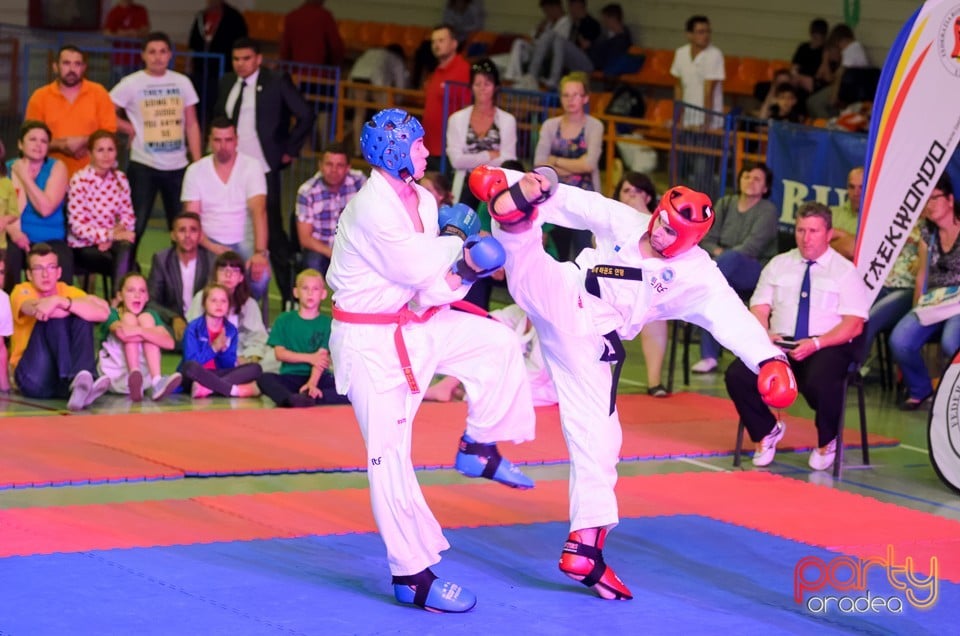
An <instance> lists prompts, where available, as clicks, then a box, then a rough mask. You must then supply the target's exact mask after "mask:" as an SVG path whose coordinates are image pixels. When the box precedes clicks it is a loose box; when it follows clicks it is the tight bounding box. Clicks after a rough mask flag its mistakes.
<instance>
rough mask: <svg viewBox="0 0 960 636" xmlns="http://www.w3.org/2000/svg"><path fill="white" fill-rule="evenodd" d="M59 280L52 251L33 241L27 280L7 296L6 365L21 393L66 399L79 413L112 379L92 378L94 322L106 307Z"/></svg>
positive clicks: (102, 317)
mask: <svg viewBox="0 0 960 636" xmlns="http://www.w3.org/2000/svg"><path fill="white" fill-rule="evenodd" d="M59 279H60V263H59V262H58V260H57V254H56V252H54V251H53V249H52V248H51V247H50V246H49V245H48V244H46V243H35V244H34V245H33V246H32V247H31V248H30V252H29V253H28V254H27V281H26V282H24V283H20V284H19V285H17V286H16V287H14V288H13V291H12V292H11V294H10V304H11V312H12V313H13V336H11V338H10V368H11V369H12V370H13V377H14V379H15V380H16V383H17V387H18V388H19V389H20V392H21V393H22V394H23V395H25V396H27V397H31V398H41V399H51V398H60V399H67V408H68V409H70V410H71V411H79V410H81V409H84V408H86V407H87V406H90V404H92V403H93V401H94V400H96V399H97V398H98V397H100V396H101V395H103V394H104V393H106V391H107V389H108V388H110V378H108V377H106V376H101V377H99V378H97V379H96V380H94V377H93V374H94V370H95V368H96V360H95V357H94V349H93V324H94V323H98V322H103V321H104V320H106V319H107V317H108V316H109V314H110V306H109V305H108V304H107V302H106V301H105V300H103V299H102V298H97V297H96V296H91V295H88V294H87V293H85V292H84V291H83V290H81V289H79V288H78V287H73V286H72V285H68V284H66V283H63V282H59Z"/></svg>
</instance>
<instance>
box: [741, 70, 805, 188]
mask: <svg viewBox="0 0 960 636" xmlns="http://www.w3.org/2000/svg"><path fill="white" fill-rule="evenodd" d="M790 88H793V87H792V86H791V87H790ZM752 170H759V171H760V172H762V173H763V183H764V185H766V186H767V191H766V192H764V193H763V198H764V199H769V198H770V191H771V190H772V189H773V170H771V169H770V167H769V166H768V165H767V164H765V163H763V162H762V161H758V162H756V163H745V164H743V167H742V168H740V174H738V175H737V186H738V187H739V185H740V179H741V178H742V177H743V175H745V174H747V173H748V172H750V171H752Z"/></svg>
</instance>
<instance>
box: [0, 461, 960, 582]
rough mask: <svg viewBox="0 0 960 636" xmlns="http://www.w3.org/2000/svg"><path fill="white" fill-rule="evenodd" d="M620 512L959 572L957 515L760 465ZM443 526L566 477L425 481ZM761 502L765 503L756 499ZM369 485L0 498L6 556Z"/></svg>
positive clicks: (297, 524)
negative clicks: (136, 496)
mask: <svg viewBox="0 0 960 636" xmlns="http://www.w3.org/2000/svg"><path fill="white" fill-rule="evenodd" d="M617 491H618V498H619V501H620V514H621V516H623V517H633V518H636V517H648V516H658V515H686V514H690V515H699V516H703V517H709V518H712V519H716V520H718V521H723V522H726V523H730V524H734V525H737V526H741V527H746V528H750V529H753V530H756V531H759V532H765V533H768V534H774V535H777V536H781V537H783V538H786V539H790V540H793V541H798V542H801V543H806V544H808V545H812V546H818V547H823V548H827V549H830V550H834V551H837V552H839V553H843V554H850V555H855V556H859V557H863V558H868V557H871V556H885V555H886V553H887V548H886V546H887V545H891V546H893V547H894V550H895V554H896V558H897V561H898V562H900V563H902V560H903V558H905V557H907V556H910V557H912V558H913V559H914V565H915V566H916V568H917V570H918V571H921V572H923V573H925V574H929V564H930V561H929V557H931V556H936V557H937V559H938V561H939V564H938V565H939V571H938V575H939V576H940V578H941V579H943V580H949V581H953V582H960V522H957V521H953V520H950V519H945V518H943V517H937V516H935V515H931V514H928V513H924V512H918V511H916V510H911V509H908V508H903V507H900V506H896V505H893V504H887V503H882V502H878V501H876V500H874V499H870V498H868V497H864V496H861V495H856V494H852V493H848V492H843V491H839V490H834V489H832V488H826V487H821V486H815V485H811V484H808V483H805V482H801V481H798V480H794V479H788V478H784V477H779V476H776V475H772V474H770V473H764V472H732V473H712V472H711V473H681V474H665V475H653V476H643V477H627V478H623V479H621V480H620V483H619V485H618V487H617ZM424 493H425V495H426V497H427V499H428V500H429V502H430V505H431V508H432V509H433V510H434V511H435V512H436V514H437V517H438V519H439V520H440V522H441V523H442V524H443V525H444V526H445V527H450V528H453V527H479V526H498V525H513V524H525V523H543V522H550V521H564V520H566V519H567V483H566V482H565V481H546V482H540V483H539V484H537V487H536V488H535V489H534V490H531V491H516V490H510V489H507V488H504V487H502V486H500V485H497V484H491V483H489V482H470V483H465V484H457V485H448V486H427V487H425V488H424ZM758 502H762V504H760V503H758ZM373 531H375V526H374V522H373V518H372V516H371V514H370V503H369V493H368V491H367V490H366V489H344V490H332V491H316V492H293V493H286V492H284V493H266V494H256V495H233V496H216V497H197V498H195V499H189V500H170V501H152V502H136V503H122V504H103V505H88V506H67V507H61V508H25V509H10V510H0V556H3V557H6V556H13V555H31V554H50V553H54V552H82V551H87V550H94V549H107V548H130V547H150V546H167V545H178V544H190V543H210V542H214V541H237V540H249V539H270V538H283V537H297V536H306V535H311V534H321V535H326V534H345V533H356V532H373Z"/></svg>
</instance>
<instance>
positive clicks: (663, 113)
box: [643, 99, 673, 125]
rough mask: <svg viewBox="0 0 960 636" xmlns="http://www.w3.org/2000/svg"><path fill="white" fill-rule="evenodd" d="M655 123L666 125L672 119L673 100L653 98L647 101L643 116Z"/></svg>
mask: <svg viewBox="0 0 960 636" xmlns="http://www.w3.org/2000/svg"><path fill="white" fill-rule="evenodd" d="M643 118H644V119H648V120H650V121H652V122H655V123H657V124H661V125H666V124H668V123H670V122H672V121H673V100H672V99H655V100H651V101H650V102H648V103H647V112H646V114H645V115H644V116H643Z"/></svg>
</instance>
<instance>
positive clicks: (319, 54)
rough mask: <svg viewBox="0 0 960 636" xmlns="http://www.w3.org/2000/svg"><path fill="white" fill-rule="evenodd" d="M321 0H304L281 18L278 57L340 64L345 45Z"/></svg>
mask: <svg viewBox="0 0 960 636" xmlns="http://www.w3.org/2000/svg"><path fill="white" fill-rule="evenodd" d="M323 4H324V0H304V2H303V4H302V5H300V6H299V7H298V8H296V9H294V10H293V11H291V12H290V13H288V14H287V15H286V16H285V17H284V18H283V35H282V36H281V37H280V59H281V60H289V61H291V62H299V63H301V64H325V65H329V66H340V65H341V64H342V63H343V57H344V52H345V47H344V44H343V39H342V38H341V37H340V31H339V30H338V29H337V22H336V20H335V19H334V17H333V14H332V13H330V11H328V10H327V8H326V7H324V6H323Z"/></svg>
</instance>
